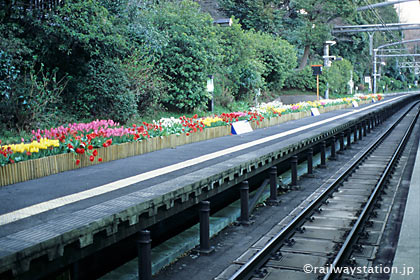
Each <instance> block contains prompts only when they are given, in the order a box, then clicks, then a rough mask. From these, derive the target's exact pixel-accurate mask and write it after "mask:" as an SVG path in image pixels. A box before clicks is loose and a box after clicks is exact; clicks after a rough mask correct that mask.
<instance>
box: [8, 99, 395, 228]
mask: <svg viewBox="0 0 420 280" xmlns="http://www.w3.org/2000/svg"><path fill="white" fill-rule="evenodd" d="M402 97H403V96H399V97H395V98H392V99H389V100H386V101H383V102H380V103H375V104H372V105H369V106H367V107H364V108H361V109H357V110H354V111H352V112H348V113H345V114H342V115H338V116H335V117H332V118H329V119H326V120H322V121H319V122H316V123H313V124H308V125H305V126H302V127H298V128H295V129H292V130H288V131H284V132H281V133H278V134H275V135H271V136H268V137H265V138H261V139H258V140H255V141H251V142H248V143H245V144H241V145H238V146H235V147H231V148H227V149H224V150H221V151H217V152H214V153H211V154H206V155H203V156H200V157H196V158H193V159H190V160H186V161H183V162H180V163H176V164H173V165H169V166H165V167H162V168H159V169H155V170H152V171H149V172H145V173H142V174H138V175H135V176H132V177H128V178H125V179H122V180H118V181H114V182H111V183H108V184H105V185H101V186H98V187H95V188H93V189H90V190H86V191H82V192H78V193H74V194H70V195H66V196H63V197H59V198H55V199H51V200H49V201H45V202H41V203H38V204H35V205H31V206H28V207H25V208H22V209H19V210H15V211H13V212H9V213H7V214H3V215H0V226H1V225H5V224H8V223H12V222H15V221H18V220H21V219H24V218H27V217H30V216H33V215H37V214H40V213H42V212H46V211H49V210H52V209H55V208H58V207H62V206H65V205H67V204H70V203H74V202H77V201H80V200H84V199H88V198H91V197H94V196H98V195H101V194H104V193H108V192H112V191H115V190H119V189H122V188H125V187H127V186H129V185H132V184H136V183H139V182H142V181H145V180H148V179H152V178H154V177H157V176H160V175H163V174H167V173H170V172H173V171H177V170H180V169H182V168H186V167H189V166H192V165H196V164H199V163H202V162H205V161H208V160H211V159H214V158H217V157H220V156H223V155H227V154H231V153H234V152H237V151H240V150H244V149H247V148H250V147H252V146H256V145H260V144H263V143H266V142H269V141H272V140H276V139H279V138H281V137H285V136H288V135H291V134H294V133H297V132H300V131H302V130H306V129H308V128H313V127H315V126H319V125H322V124H325V123H328V122H332V121H335V120H337V119H341V118H344V117H346V116H349V115H352V114H354V113H358V112H362V111H365V110H368V109H370V108H373V107H376V106H378V105H382V104H385V103H388V102H391V101H393V100H396V99H399V98H402Z"/></svg>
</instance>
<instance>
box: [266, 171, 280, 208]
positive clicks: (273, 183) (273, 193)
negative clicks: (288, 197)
mask: <svg viewBox="0 0 420 280" xmlns="http://www.w3.org/2000/svg"><path fill="white" fill-rule="evenodd" d="M278 202H279V200H278V198H277V167H276V166H273V167H271V168H270V199H269V200H268V203H270V204H277V203H278Z"/></svg>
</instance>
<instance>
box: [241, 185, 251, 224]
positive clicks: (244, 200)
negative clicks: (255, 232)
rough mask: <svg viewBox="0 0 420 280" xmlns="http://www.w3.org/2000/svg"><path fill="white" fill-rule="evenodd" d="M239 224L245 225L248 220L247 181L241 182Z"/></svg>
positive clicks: (248, 222)
mask: <svg viewBox="0 0 420 280" xmlns="http://www.w3.org/2000/svg"><path fill="white" fill-rule="evenodd" d="M240 223H241V225H244V226H247V225H249V224H250V221H249V185H248V181H243V182H242V183H241V220H240Z"/></svg>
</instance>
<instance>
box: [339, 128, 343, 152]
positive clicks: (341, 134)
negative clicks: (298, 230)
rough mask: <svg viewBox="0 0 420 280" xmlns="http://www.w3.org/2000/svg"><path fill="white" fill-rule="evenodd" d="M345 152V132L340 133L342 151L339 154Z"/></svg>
mask: <svg viewBox="0 0 420 280" xmlns="http://www.w3.org/2000/svg"><path fill="white" fill-rule="evenodd" d="M343 152H344V132H343V131H342V132H340V150H339V151H338V153H340V154H342V153H343Z"/></svg>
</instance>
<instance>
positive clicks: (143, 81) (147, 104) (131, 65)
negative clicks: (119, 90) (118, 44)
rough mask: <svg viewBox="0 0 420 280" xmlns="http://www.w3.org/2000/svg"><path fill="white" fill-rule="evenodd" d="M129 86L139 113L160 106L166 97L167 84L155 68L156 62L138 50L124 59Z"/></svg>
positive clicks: (149, 111) (147, 111)
mask: <svg viewBox="0 0 420 280" xmlns="http://www.w3.org/2000/svg"><path fill="white" fill-rule="evenodd" d="M123 68H124V71H125V72H126V75H127V78H128V81H129V85H130V86H129V88H130V91H131V92H132V94H134V96H135V98H136V104H137V111H138V112H139V113H146V114H147V113H151V112H152V111H155V110H159V109H162V108H160V102H161V100H163V99H165V97H166V90H167V84H166V83H165V81H164V80H163V79H162V77H161V76H160V75H159V73H158V72H157V69H156V62H153V61H149V59H148V57H147V56H144V54H142V52H141V51H140V50H138V51H136V52H135V53H134V54H133V55H131V56H129V57H128V58H126V59H125V60H124V65H123Z"/></svg>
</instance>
